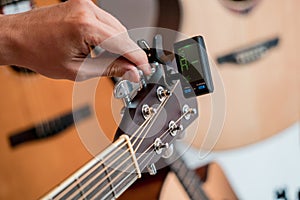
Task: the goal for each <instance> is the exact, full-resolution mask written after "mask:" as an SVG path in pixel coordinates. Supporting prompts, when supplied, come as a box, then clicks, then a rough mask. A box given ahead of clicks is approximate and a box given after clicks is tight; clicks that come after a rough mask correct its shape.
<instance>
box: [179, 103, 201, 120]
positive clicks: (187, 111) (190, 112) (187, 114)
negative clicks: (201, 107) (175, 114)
mask: <svg viewBox="0 0 300 200" xmlns="http://www.w3.org/2000/svg"><path fill="white" fill-rule="evenodd" d="M182 113H183V114H184V118H185V119H186V120H189V119H190V118H191V115H195V114H197V109H195V108H190V107H189V105H187V104H185V105H184V106H183V108H182Z"/></svg>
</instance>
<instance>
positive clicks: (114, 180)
mask: <svg viewBox="0 0 300 200" xmlns="http://www.w3.org/2000/svg"><path fill="white" fill-rule="evenodd" d="M187 114H188V112H186V113H184V114H183V115H181V116H180V117H179V118H178V119H177V120H176V122H175V123H176V124H177V123H178V122H179V121H180V120H181V119H182V118H183V117H185V115H187ZM170 130H171V128H169V129H168V130H167V131H165V132H164V133H163V134H162V135H161V136H160V137H163V136H165V135H166V134H167V133H168V132H169V131H170ZM152 146H153V144H152V145H150V146H149V147H148V149H147V150H146V151H144V153H142V154H141V155H140V156H139V157H138V158H137V160H139V159H141V157H142V156H143V155H144V154H145V152H147V151H148V150H149V149H150V148H152ZM150 155H151V154H148V155H147V156H146V157H145V158H144V159H143V160H142V162H144V161H145V160H146V159H148V157H149V156H150ZM153 156H154V155H153ZM142 162H141V163H142ZM132 165H133V164H131V165H129V166H127V167H126V168H125V170H123V171H127V170H128V169H129V168H130V167H131V166H132ZM134 172H135V171H131V172H130V174H132V173H134ZM120 176H121V174H119V175H117V176H116V177H115V178H114V179H113V180H110V182H116V181H117V179H118V178H119V177H120ZM122 182H123V181H122ZM111 184H113V183H111ZM117 185H118V184H117ZM94 187H95V186H94ZM107 187H109V185H108V186H107ZM107 187H104V188H102V189H101V190H100V191H98V192H97V193H99V192H102V191H103V190H106V189H107ZM91 192H93V191H91ZM91 192H90V193H91ZM112 192H113V191H110V192H109V193H112ZM90 193H89V194H90Z"/></svg>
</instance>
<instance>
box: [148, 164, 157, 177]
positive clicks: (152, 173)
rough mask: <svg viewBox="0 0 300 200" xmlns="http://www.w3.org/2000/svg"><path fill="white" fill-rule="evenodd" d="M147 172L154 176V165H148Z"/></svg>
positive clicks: (155, 171)
mask: <svg viewBox="0 0 300 200" xmlns="http://www.w3.org/2000/svg"><path fill="white" fill-rule="evenodd" d="M147 170H148V172H149V174H150V175H155V174H156V173H157V170H156V167H155V165H154V163H152V164H151V165H148V166H147Z"/></svg>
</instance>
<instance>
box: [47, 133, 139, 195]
mask: <svg viewBox="0 0 300 200" xmlns="http://www.w3.org/2000/svg"><path fill="white" fill-rule="evenodd" d="M140 176H141V173H140V169H139V166H138V163H137V161H136V157H135V154H134V152H133V149H132V146H131V143H130V140H129V138H128V136H125V135H123V136H121V137H120V138H119V139H118V140H117V141H116V142H114V143H113V144H112V145H111V146H109V147H108V148H107V149H105V150H104V151H103V152H102V153H100V154H99V155H98V156H97V157H95V158H94V159H93V160H91V161H90V162H89V163H87V164H86V165H85V166H83V167H82V168H81V169H80V170H79V171H77V172H76V173H75V174H74V175H72V176H71V177H69V178H68V179H67V180H66V181H64V182H63V183H62V184H60V185H59V186H58V187H56V188H55V189H54V190H53V191H52V192H50V193H49V194H48V195H46V196H45V197H43V198H42V199H116V198H117V197H119V196H120V195H121V194H122V193H123V192H124V191H125V190H126V189H127V188H128V187H129V186H130V185H132V183H133V182H134V181H135V180H136V179H138V178H139V177H140Z"/></svg>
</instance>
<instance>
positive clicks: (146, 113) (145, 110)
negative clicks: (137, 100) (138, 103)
mask: <svg viewBox="0 0 300 200" xmlns="http://www.w3.org/2000/svg"><path fill="white" fill-rule="evenodd" d="M155 113H156V109H155V108H153V107H150V106H149V105H148V104H144V105H143V106H142V114H143V117H144V118H145V119H148V118H149V117H151V116H152V115H153V114H155Z"/></svg>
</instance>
